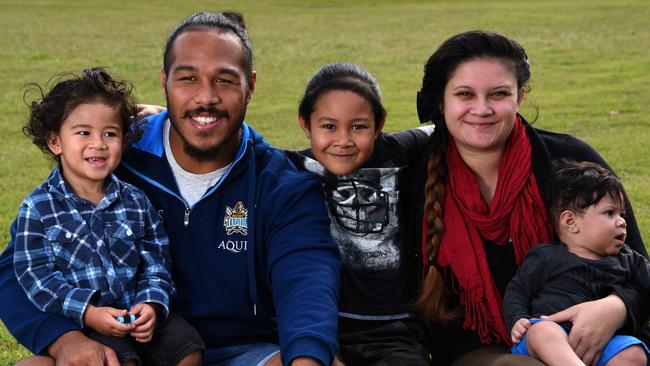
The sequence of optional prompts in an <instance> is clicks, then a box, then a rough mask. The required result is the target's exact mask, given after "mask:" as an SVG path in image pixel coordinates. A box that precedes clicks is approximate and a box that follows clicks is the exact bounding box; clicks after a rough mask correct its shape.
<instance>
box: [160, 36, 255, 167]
mask: <svg viewBox="0 0 650 366" xmlns="http://www.w3.org/2000/svg"><path fill="white" fill-rule="evenodd" d="M243 52H244V51H243V49H242V46H241V43H240V41H239V38H237V36H236V35H234V34H232V33H229V32H224V33H220V32H217V31H214V30H199V31H189V32H186V33H183V34H181V35H180V36H178V38H177V39H176V41H175V42H174V46H173V48H172V51H171V53H172V62H171V64H170V67H169V73H168V74H167V75H165V73H164V71H163V74H162V85H163V89H164V91H165V98H166V99H167V108H168V109H169V119H170V121H171V124H172V129H171V131H170V138H169V139H170V144H171V147H172V151H173V153H174V158H175V159H176V160H177V161H178V162H179V164H180V165H181V166H182V167H183V168H184V169H186V170H188V171H190V172H193V173H205V172H207V171H211V170H215V169H218V168H221V167H223V166H226V165H227V164H229V163H230V162H231V161H232V159H233V158H234V155H235V153H236V151H237V148H238V147H239V143H240V128H241V125H242V122H243V120H244V117H245V115H246V106H247V104H248V101H249V100H250V97H251V94H252V93H253V88H254V85H255V74H254V73H253V75H252V76H251V78H250V80H246V74H245V72H244V53H243Z"/></svg>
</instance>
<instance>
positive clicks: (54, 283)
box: [14, 168, 175, 326]
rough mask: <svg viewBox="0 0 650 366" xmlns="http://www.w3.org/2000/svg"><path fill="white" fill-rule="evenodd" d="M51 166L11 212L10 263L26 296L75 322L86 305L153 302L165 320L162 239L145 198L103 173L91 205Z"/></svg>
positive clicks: (167, 291) (168, 289)
mask: <svg viewBox="0 0 650 366" xmlns="http://www.w3.org/2000/svg"><path fill="white" fill-rule="evenodd" d="M59 169H60V168H55V169H54V171H52V174H50V177H49V178H48V179H47V180H46V181H45V182H43V183H42V184H41V185H40V186H38V187H37V188H36V189H35V190H34V191H33V192H32V193H30V194H29V195H28V196H27V197H26V198H25V200H24V201H23V203H22V205H21V206H20V209H19V212H18V226H17V232H16V248H15V253H14V268H15V270H16V276H17V277H18V281H19V282H20V285H21V286H22V287H23V289H24V290H25V292H26V293H27V296H28V297H29V299H30V300H31V301H32V302H33V303H34V304H35V305H36V306H37V307H38V308H39V309H41V310H43V311H49V312H54V313H59V314H63V315H65V316H67V317H69V318H71V319H73V320H75V321H76V322H77V323H79V324H80V325H82V326H83V314H84V312H85V311H86V307H87V305H88V304H89V303H90V304H93V305H95V306H112V307H116V308H119V309H130V308H131V306H133V305H134V304H137V303H142V302H154V303H159V304H161V305H162V306H163V308H164V314H163V315H164V316H165V317H166V315H167V314H168V312H169V297H170V296H172V295H173V294H174V293H175V289H174V287H173V284H172V280H171V277H170V274H169V273H170V271H169V266H170V261H169V248H168V238H167V235H166V234H165V232H164V229H163V226H162V222H161V220H160V217H159V216H158V214H157V212H156V211H155V210H154V209H153V207H152V206H151V203H150V202H149V200H148V199H147V197H146V196H145V195H144V193H143V192H142V191H140V190H139V189H137V188H135V187H134V186H132V185H130V184H127V183H124V182H121V181H119V180H118V179H117V178H116V177H115V176H114V175H111V176H110V178H108V179H107V186H106V196H105V197H104V198H102V200H101V201H100V202H99V203H98V204H97V205H96V206H95V205H93V204H92V203H90V202H88V201H86V200H84V199H81V198H79V197H78V196H77V195H75V194H74V192H73V191H72V189H71V188H70V186H69V185H68V184H67V183H66V182H65V181H64V180H63V177H62V175H61V173H60V171H59Z"/></svg>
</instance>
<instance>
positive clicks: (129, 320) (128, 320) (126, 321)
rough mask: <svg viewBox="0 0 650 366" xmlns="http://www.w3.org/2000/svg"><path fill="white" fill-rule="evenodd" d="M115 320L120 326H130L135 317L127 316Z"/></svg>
mask: <svg viewBox="0 0 650 366" xmlns="http://www.w3.org/2000/svg"><path fill="white" fill-rule="evenodd" d="M115 319H117V321H118V322H120V323H122V324H131V323H133V322H134V321H135V319H136V317H135V315H133V314H128V315H126V316H118V317H116V318H115Z"/></svg>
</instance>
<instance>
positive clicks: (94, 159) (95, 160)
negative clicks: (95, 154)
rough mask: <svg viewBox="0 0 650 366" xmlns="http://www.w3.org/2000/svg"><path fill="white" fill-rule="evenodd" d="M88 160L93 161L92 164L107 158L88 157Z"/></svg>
mask: <svg viewBox="0 0 650 366" xmlns="http://www.w3.org/2000/svg"><path fill="white" fill-rule="evenodd" d="M86 160H88V162H89V163H91V164H95V163H98V162H100V161H104V160H106V159H104V158H88V159H86Z"/></svg>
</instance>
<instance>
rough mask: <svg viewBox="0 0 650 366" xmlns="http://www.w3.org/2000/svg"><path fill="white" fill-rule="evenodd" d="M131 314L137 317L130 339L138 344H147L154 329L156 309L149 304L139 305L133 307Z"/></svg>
mask: <svg viewBox="0 0 650 366" xmlns="http://www.w3.org/2000/svg"><path fill="white" fill-rule="evenodd" d="M131 314H134V315H135V316H137V317H138V318H137V319H136V320H135V321H134V322H133V326H134V327H135V328H134V329H133V330H131V333H130V334H131V337H133V338H135V340H136V341H138V342H140V343H147V342H149V341H150V340H151V338H152V337H153V330H154V329H155V328H156V309H155V308H154V307H153V306H152V305H151V304H147V303H140V304H135V305H133V307H132V308H131Z"/></svg>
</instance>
